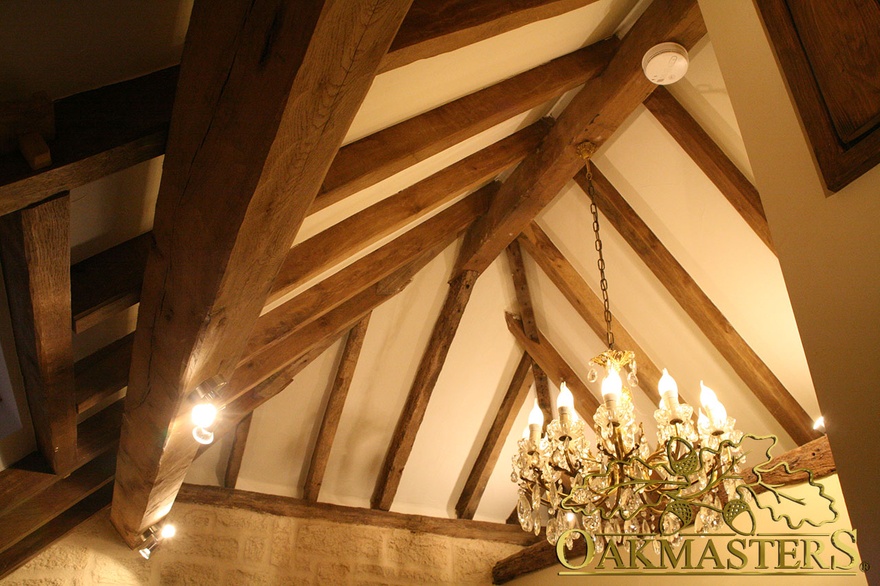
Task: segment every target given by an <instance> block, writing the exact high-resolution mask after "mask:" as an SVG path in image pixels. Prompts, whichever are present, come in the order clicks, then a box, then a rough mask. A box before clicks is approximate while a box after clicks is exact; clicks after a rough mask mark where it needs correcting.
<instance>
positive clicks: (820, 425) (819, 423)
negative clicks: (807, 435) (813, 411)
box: [813, 415, 825, 431]
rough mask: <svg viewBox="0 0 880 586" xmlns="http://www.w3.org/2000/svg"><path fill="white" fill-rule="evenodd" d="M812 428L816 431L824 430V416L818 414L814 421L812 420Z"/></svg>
mask: <svg viewBox="0 0 880 586" xmlns="http://www.w3.org/2000/svg"><path fill="white" fill-rule="evenodd" d="M813 429H815V430H816V431H825V417H824V416H822V415H820V416H819V417H818V418H817V419H816V421H814V422H813Z"/></svg>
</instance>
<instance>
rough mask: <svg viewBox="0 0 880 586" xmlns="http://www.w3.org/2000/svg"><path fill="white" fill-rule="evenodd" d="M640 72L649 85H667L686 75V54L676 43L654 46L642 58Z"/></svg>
mask: <svg viewBox="0 0 880 586" xmlns="http://www.w3.org/2000/svg"><path fill="white" fill-rule="evenodd" d="M642 70H643V71H644V72H645V77H647V78H648V79H649V80H650V81H651V83H655V84H657V85H669V84H671V83H675V82H676V81H678V80H679V79H681V78H682V77H684V74H685V73H687V70H688V52H687V49H685V48H684V47H682V46H681V45H679V44H678V43H660V44H659V45H654V46H653V47H651V48H650V49H648V52H647V53H645V56H644V57H642Z"/></svg>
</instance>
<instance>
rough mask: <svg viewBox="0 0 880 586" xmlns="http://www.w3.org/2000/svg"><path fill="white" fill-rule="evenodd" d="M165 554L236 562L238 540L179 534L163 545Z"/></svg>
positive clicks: (215, 536) (234, 538) (218, 536)
mask: <svg viewBox="0 0 880 586" xmlns="http://www.w3.org/2000/svg"><path fill="white" fill-rule="evenodd" d="M161 547H162V549H163V553H164V552H167V553H172V554H178V555H184V556H187V557H191V556H196V557H209V558H220V559H224V560H230V561H234V560H236V559H237V558H238V539H237V538H236V537H228V536H220V535H190V534H186V533H183V534H180V533H178V534H177V536H175V537H174V539H169V540H167V541H165V542H163V543H162V546H161Z"/></svg>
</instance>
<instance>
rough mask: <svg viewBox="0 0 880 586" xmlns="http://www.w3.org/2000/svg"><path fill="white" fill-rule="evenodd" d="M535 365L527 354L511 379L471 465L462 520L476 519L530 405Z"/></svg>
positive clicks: (461, 507)
mask: <svg viewBox="0 0 880 586" xmlns="http://www.w3.org/2000/svg"><path fill="white" fill-rule="evenodd" d="M532 366H533V362H532V359H531V358H529V355H528V354H527V353H525V352H523V355H522V358H520V361H519V364H518V365H517V367H516V371H514V373H513V378H511V380H510V385H509V386H508V387H507V392H506V393H505V394H504V399H503V400H502V401H501V405H499V407H498V413H496V414H495V419H494V420H493V421H492V426H491V427H489V432H488V433H487V434H486V439H485V440H483V446H482V447H481V448H480V453H479V454H478V455H477V459H476V460H475V461H474V465H473V466H471V471H470V473H469V474H468V477H467V480H466V481H465V483H464V487H463V488H462V489H461V495H460V496H459V497H458V502H457V503H456V505H455V513H456V515H458V518H459V519H473V518H474V515H475V514H476V512H477V507H478V506H480V499H481V498H482V497H483V492H485V490H486V485H487V484H488V483H489V477H490V476H491V475H492V471H493V470H494V469H495V464H496V463H497V462H498V457H499V456H500V455H501V449H502V448H503V447H504V442H505V440H507V437H508V436H509V435H510V430H511V429H512V428H513V423H514V421H515V420H516V417H517V415H519V412H520V410H521V409H522V406H523V404H524V403H525V402H526V397H527V396H528V394H529V387H531V386H532V382H534V380H535V377H534V374H533V373H534V371H533V370H532ZM542 372H543V371H542ZM545 376H546V375H545ZM547 421H549V419H548V420H547Z"/></svg>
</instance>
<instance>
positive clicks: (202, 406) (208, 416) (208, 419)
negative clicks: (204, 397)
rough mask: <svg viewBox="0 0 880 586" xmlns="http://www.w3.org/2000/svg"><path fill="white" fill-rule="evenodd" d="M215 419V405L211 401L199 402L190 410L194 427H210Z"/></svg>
mask: <svg viewBox="0 0 880 586" xmlns="http://www.w3.org/2000/svg"><path fill="white" fill-rule="evenodd" d="M215 419H217V407H215V406H214V405H213V404H211V403H199V404H198V405H196V406H195V407H193V410H192V422H193V424H195V425H196V427H210V426H211V425H212V424H213V423H214V420H215Z"/></svg>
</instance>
